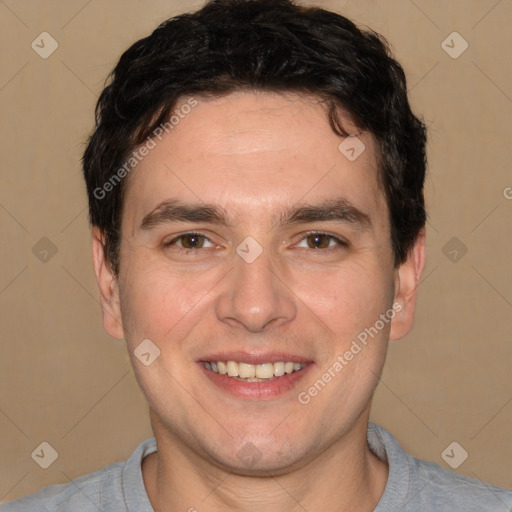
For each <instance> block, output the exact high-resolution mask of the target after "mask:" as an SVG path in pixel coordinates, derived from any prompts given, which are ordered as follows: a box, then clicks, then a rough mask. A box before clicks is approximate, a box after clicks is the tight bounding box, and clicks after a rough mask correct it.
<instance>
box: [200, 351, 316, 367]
mask: <svg viewBox="0 0 512 512" xmlns="http://www.w3.org/2000/svg"><path fill="white" fill-rule="evenodd" d="M198 361H214V362H216V361H236V362H241V363H248V364H263V363H277V362H279V361H284V362H287V361H291V362H293V363H301V364H305V363H311V362H312V360H311V359H309V358H307V357H302V356H298V355H295V354H290V353H286V352H260V353H256V352H244V351H243V350H241V351H234V352H215V353H214V354H210V355H206V356H204V357H201V358H200V359H198Z"/></svg>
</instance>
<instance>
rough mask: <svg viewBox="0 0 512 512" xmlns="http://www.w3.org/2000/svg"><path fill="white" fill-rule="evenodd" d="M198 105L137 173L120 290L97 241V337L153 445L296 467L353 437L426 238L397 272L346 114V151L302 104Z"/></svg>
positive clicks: (408, 318)
mask: <svg viewBox="0 0 512 512" xmlns="http://www.w3.org/2000/svg"><path fill="white" fill-rule="evenodd" d="M188 101H189V102H190V100H188ZM195 101H197V104H196V106H194V108H192V109H190V112H189V113H188V114H187V115H186V116H184V117H183V118H182V119H180V121H179V123H178V124H176V125H175V126H174V128H173V129H172V130H171V131H169V133H166V134H164V136H163V137H162V138H161V139H162V140H158V139H155V142H156V145H155V147H154V148H153V149H151V150H150V151H149V153H148V154H147V156H145V157H144V159H143V160H142V161H141V162H140V163H139V164H138V165H137V167H136V169H135V170H134V171H132V172H133V174H132V175H131V176H130V181H129V184H128V187H127V191H126V195H125V199H124V211H123V218H122V229H121V230H122V242H121V250H120V262H121V264H120V274H119V277H118V279H115V278H114V277H113V276H112V274H111V273H110V271H109V269H108V265H106V263H105V261H104V259H103V256H102V254H103V253H102V250H101V236H100V234H99V233H98V232H97V231H95V232H94V235H95V236H94V242H93V243H94V245H93V249H94V262H95V270H96V274H97V278H98V283H99V286H100V290H101V292H102V305H103V311H104V323H105V327H106V329H107V331H108V332H109V333H110V334H112V335H113V336H116V337H120V338H121V337H124V338H125V339H126V343H127V345H128V349H129V352H130V357H131V360H132V364H133V367H134V371H135V375H136V378H137V380H138V382H139V384H140V386H141V388H142V390H143V392H144V394H145V396H146V398H147V400H148V402H149V405H150V408H151V413H152V421H153V427H154V429H155V435H156V437H157V439H158V438H160V439H161V442H162V443H164V442H165V443H168V445H169V446H171V445H174V446H178V445H179V446H181V447H184V449H186V450H188V451H189V452H190V453H191V454H193V456H195V457H200V458H201V459H203V460H206V461H209V462H211V463H214V464H216V465H219V466H222V467H225V468H228V469H229V470H231V471H239V472H246V473H257V472H259V471H263V472H264V471H268V470H284V469H286V468H288V469H293V468H296V467H300V466H301V465H303V464H305V463H307V462H308V461H311V460H313V459H315V458H316V457H317V456H318V454H320V453H322V452H324V450H325V449H326V448H328V447H330V446H333V445H336V444H342V443H343V442H345V441H346V440H347V439H349V438H351V437H353V436H356V435H361V432H365V429H366V423H367V421H368V412H369V405H370V401H371V396H372V393H373V391H374V389H375V386H376V384H377V381H378V376H379V375H380V372H381V369H382V366H383V363H384V358H385V353H386V348H387V342H388V339H389V338H390V337H391V338H393V339H394V338H399V337H401V336H403V335H404V334H405V333H406V332H407V331H408V330H409V329H410V326H411V323H412V315H413V311H414V290H415V287H416V285H417V282H418V279H419V275H420V274H421V270H422V268H423V245H422V237H420V238H419V241H418V242H417V244H416V246H415V248H414V249H413V251H411V255H410V257H409V259H408V260H407V262H406V263H405V264H403V265H402V266H401V267H400V268H399V269H395V268H394V266H393V259H394V258H393V252H392V248H391V242H390V225H389V220H388V210H387V206H386V202H385V198H384V193H383V190H382V189H381V188H380V186H379V184H378V179H377V166H376V144H375V142H374V140H373V138H372V136H371V135H370V134H369V133H365V132H363V133H361V132H359V130H357V128H356V127H354V126H353V125H351V123H350V119H348V117H344V118H342V119H344V121H345V122H344V125H345V127H346V129H347V131H349V132H350V133H354V134H357V138H358V141H355V140H354V139H352V140H350V139H349V140H347V141H346V142H345V143H344V144H355V142H357V143H358V144H359V146H353V147H355V148H356V150H355V151H354V152H352V151H350V147H352V146H349V147H348V150H347V146H346V145H345V146H343V145H342V147H341V150H340V149H339V145H340V143H342V142H343V140H344V139H343V138H340V137H338V136H337V135H336V134H335V133H334V132H333V131H332V130H331V128H330V127H329V124H328V121H327V118H326V114H325V111H324V109H323V108H322V106H321V105H320V104H319V103H318V102H315V101H313V100H311V99H309V100H308V99H305V98H300V97H299V96H295V95H291V94H289V95H282V94H270V93H257V94H256V93H248V92H247V93H246V92H244V93H242V92H238V93H234V94H230V95H228V96H225V97H223V98H222V99H215V100H201V99H197V100H195ZM185 103H186V100H184V101H183V104H185ZM186 110H187V111H188V110H189V109H186ZM164 133H165V132H164ZM354 141H355V142H354ZM361 143H362V144H364V151H362V153H361V154H360V155H359V156H357V158H355V159H354V158H353V157H354V154H355V155H357V153H358V152H359V150H360V148H362V147H363V146H362V145H361ZM348 157H350V158H348ZM394 304H395V308H393V305H394ZM398 304H399V305H398ZM365 334H366V339H365ZM143 340H151V342H150V343H149V342H147V341H146V342H145V343H146V345H141V346H140V344H141V342H143ZM363 340H365V341H364V342H363ZM139 346H140V347H139ZM138 347H139V348H138ZM141 347H142V348H144V350H142V348H141ZM156 347H157V348H156ZM357 347H359V349H358V348H357ZM158 350H159V351H160V352H159V355H158ZM141 351H142V352H143V353H144V354H148V353H149V354H150V355H149V356H148V355H145V356H143V358H145V359H146V363H147V362H148V361H147V360H148V359H149V361H151V360H152V359H153V357H154V356H155V355H158V357H156V359H154V361H153V362H151V364H149V365H146V364H143V363H142V362H141V361H140V360H139V358H138V357H137V355H136V354H138V353H139V355H140V352H141ZM228 361H232V362H228ZM238 363H243V364H238ZM270 363H274V364H270ZM293 363H295V366H294V364H293ZM337 363H338V364H337ZM294 368H295V370H294V371H292V370H293V369H294ZM215 370H217V371H215ZM225 371H227V372H228V373H227V374H223V372H225ZM287 372H291V373H287ZM237 373H238V375H239V377H238V378H237V377H236V374H237ZM240 376H249V377H248V378H249V379H250V380H249V381H248V380H247V378H244V379H243V380H241V377H240ZM258 377H259V378H258ZM251 379H252V380H253V381H251ZM254 379H256V381H254ZM364 435H365V434H364Z"/></svg>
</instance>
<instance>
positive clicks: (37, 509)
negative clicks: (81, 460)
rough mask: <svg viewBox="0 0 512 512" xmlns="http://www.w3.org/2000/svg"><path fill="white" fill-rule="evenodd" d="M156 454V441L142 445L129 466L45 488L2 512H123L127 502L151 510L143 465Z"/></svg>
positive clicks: (0, 510)
mask: <svg viewBox="0 0 512 512" xmlns="http://www.w3.org/2000/svg"><path fill="white" fill-rule="evenodd" d="M154 451H156V441H155V438H150V439H147V440H146V441H144V442H142V443H141V444H140V445H139V446H138V447H137V448H136V450H135V451H134V452H133V454H132V455H131V457H130V458H129V459H128V460H127V461H126V462H116V463H114V464H111V465H109V466H107V467H105V468H102V469H99V470H98V471H95V472H94V473H89V474H88V475H84V476H81V477H79V478H76V479H75V480H73V481H71V482H68V483H65V484H58V485H52V486H49V487H45V488H43V489H41V490H40V491H38V492H36V493H34V494H29V495H28V496H24V497H22V498H19V499H17V500H14V501H11V502H9V503H5V504H4V505H1V506H0V512H98V511H99V510H101V511H104V512H120V511H122V510H127V509H126V502H127V501H128V502H129V503H130V504H133V506H134V507H136V509H137V510H139V511H141V512H142V511H145V510H151V507H150V504H149V500H148V499H147V495H146V493H145V489H144V483H143V479H142V473H141V462H142V459H143V458H144V456H145V455H147V454H149V453H152V452H154Z"/></svg>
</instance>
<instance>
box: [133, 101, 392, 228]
mask: <svg viewBox="0 0 512 512" xmlns="http://www.w3.org/2000/svg"><path fill="white" fill-rule="evenodd" d="M187 103H188V104H189V105H190V104H192V105H195V106H193V107H192V108H183V105H185V104H187ZM174 112H175V113H176V116H175V118H174V124H173V125H172V128H171V127H170V126H171V125H168V133H167V132H165V131H164V132H163V135H162V136H161V137H160V139H161V140H159V138H153V140H154V142H155V145H154V147H153V149H151V150H150V151H149V153H148V154H147V155H146V156H145V157H144V158H143V159H142V160H141V161H140V162H139V164H138V165H137V166H136V167H135V169H134V170H133V171H132V173H131V175H130V180H129V183H128V187H127V191H126V194H125V201H124V202H125V208H124V210H125V212H126V217H127V222H130V224H132V225H133V224H134V223H135V222H136V221H137V220H140V219H141V218H142V217H143V216H144V215H145V214H147V212H148V211H150V210H151V209H153V208H154V207H155V206H156V205H157V204H159V203H160V202H162V201H165V200H166V199H168V198H169V197H179V198H180V199H181V200H184V201H187V200H188V201H191V202H194V203H197V202H198V201H202V202H205V203H210V204H219V205H220V206H222V207H223V208H224V209H227V210H229V211H231V212H232V213H233V216H239V217H240V218H242V217H245V218H246V219H252V220H254V219H256V218H260V217H262V216H263V215H271V214H272V211H273V210H275V209H279V208H282V207H285V206H292V205H293V204H295V203H297V202H308V203H313V202H315V201H319V200H335V199H337V198H339V197H344V198H347V199H348V200H350V202H351V203H353V204H355V205H356V206H358V207H359V208H361V209H364V210H366V211H372V210H373V211H381V210H382V208H383V207H384V208H385V200H384V197H383V191H382V189H381V188H380V187H379V185H378V175H377V172H378V171H377V163H376V144H375V141H374V139H373V137H372V136H371V134H369V133H368V132H363V133H361V132H360V131H359V130H358V128H357V127H356V126H354V125H353V124H352V123H351V122H350V119H349V118H348V116H343V114H341V119H342V122H343V126H344V127H345V129H346V130H347V131H348V132H349V133H354V134H357V140H354V142H355V144H356V145H355V149H356V151H357V153H359V152H360V151H361V149H362V148H364V150H363V151H362V152H361V153H360V154H359V156H357V158H355V159H353V158H348V157H352V156H353V155H354V152H348V153H347V152H346V151H344V147H343V146H342V148H341V150H340V147H339V146H340V143H343V141H344V138H343V137H339V136H338V135H336V134H335V133H334V132H333V130H332V129H331V127H330V125H329V122H328V119H327V113H326V109H325V107H324V106H323V105H322V104H321V103H320V100H318V99H315V98H312V97H303V96H298V95H295V94H291V93H290V94H286V95H285V94H276V93H263V92H257V93H256V92H236V93H232V94H229V95H227V96H223V97H221V98H216V99H208V100H205V99H201V98H199V97H198V98H195V99H194V101H193V102H192V101H190V98H188V99H183V100H182V101H181V102H180V103H178V105H177V106H176V107H175V109H174ZM178 114H180V115H178ZM348 142H350V143H351V144H352V142H351V141H348ZM345 144H346V142H345ZM357 153H356V155H357ZM123 222H124V216H123Z"/></svg>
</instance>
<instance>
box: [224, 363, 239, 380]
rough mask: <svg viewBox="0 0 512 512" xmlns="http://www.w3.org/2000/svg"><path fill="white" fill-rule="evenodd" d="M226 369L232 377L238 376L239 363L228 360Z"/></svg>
mask: <svg viewBox="0 0 512 512" xmlns="http://www.w3.org/2000/svg"><path fill="white" fill-rule="evenodd" d="M226 369H227V371H228V375H229V376H230V377H238V363H235V361H228V362H227V363H226Z"/></svg>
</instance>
